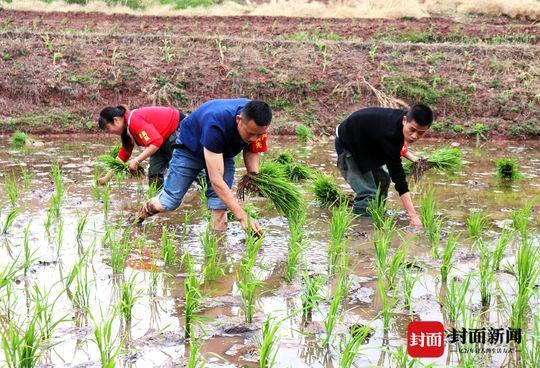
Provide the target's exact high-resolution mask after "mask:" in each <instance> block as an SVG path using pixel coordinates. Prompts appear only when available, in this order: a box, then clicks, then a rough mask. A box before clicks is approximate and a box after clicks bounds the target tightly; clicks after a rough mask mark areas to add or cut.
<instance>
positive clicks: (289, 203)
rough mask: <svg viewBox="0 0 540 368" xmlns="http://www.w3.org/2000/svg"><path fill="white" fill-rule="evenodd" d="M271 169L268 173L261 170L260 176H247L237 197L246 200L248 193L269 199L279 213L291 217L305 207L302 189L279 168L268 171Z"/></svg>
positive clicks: (241, 181) (242, 181)
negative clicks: (290, 180)
mask: <svg viewBox="0 0 540 368" xmlns="http://www.w3.org/2000/svg"><path fill="white" fill-rule="evenodd" d="M275 164H276V165H278V166H279V167H281V165H279V164H277V163H275ZM269 167H271V166H267V170H266V171H263V170H261V172H259V173H258V174H254V173H247V174H245V175H244V176H243V177H242V179H240V182H239V183H238V191H237V196H238V197H239V198H241V199H244V197H245V193H246V192H251V193H255V194H257V195H260V196H262V197H264V198H267V199H269V200H270V201H271V202H272V203H273V204H274V206H275V207H276V209H277V210H278V212H280V213H282V214H283V215H284V216H285V217H289V216H291V215H292V214H293V213H294V212H296V211H298V209H299V208H302V207H303V202H302V198H301V194H300V189H298V187H297V186H296V185H294V184H293V183H291V182H289V181H288V180H287V179H286V178H285V177H284V174H282V169H280V168H277V167H275V168H272V169H268V168H269ZM261 169H262V167H261Z"/></svg>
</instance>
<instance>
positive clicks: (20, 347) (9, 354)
mask: <svg viewBox="0 0 540 368" xmlns="http://www.w3.org/2000/svg"><path fill="white" fill-rule="evenodd" d="M1 334H2V350H3V351H4V358H5V363H6V366H7V367H8V368H33V367H35V366H36V365H37V363H38V361H39V359H40V357H41V355H42V354H43V340H42V339H41V337H40V335H41V334H40V333H39V325H38V318H37V316H32V317H29V318H28V320H27V321H26V322H25V323H24V325H18V324H17V323H16V321H15V320H12V319H10V320H8V321H6V323H5V324H4V326H3V327H2V330H1Z"/></svg>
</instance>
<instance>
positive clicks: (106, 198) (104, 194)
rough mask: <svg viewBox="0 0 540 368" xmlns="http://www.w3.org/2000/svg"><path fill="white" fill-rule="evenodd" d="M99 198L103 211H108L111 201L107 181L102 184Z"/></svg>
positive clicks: (109, 187)
mask: <svg viewBox="0 0 540 368" xmlns="http://www.w3.org/2000/svg"><path fill="white" fill-rule="evenodd" d="M101 200H102V201H103V212H105V213H109V205H110V203H111V186H110V184H109V183H107V184H105V185H104V186H103V192H102V193H101Z"/></svg>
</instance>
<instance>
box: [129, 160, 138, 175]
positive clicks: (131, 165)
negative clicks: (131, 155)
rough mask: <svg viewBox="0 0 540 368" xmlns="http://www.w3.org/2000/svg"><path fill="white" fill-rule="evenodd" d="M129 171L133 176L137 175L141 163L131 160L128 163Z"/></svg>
mask: <svg viewBox="0 0 540 368" xmlns="http://www.w3.org/2000/svg"><path fill="white" fill-rule="evenodd" d="M128 169H129V172H130V173H131V175H136V174H137V170H138V169H139V161H137V159H133V160H130V161H129V162H128Z"/></svg>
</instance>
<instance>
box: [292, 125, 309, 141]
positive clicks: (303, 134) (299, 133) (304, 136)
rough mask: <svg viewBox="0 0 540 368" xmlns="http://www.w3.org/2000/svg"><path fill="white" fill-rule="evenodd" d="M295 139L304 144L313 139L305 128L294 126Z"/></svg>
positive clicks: (303, 126)
mask: <svg viewBox="0 0 540 368" xmlns="http://www.w3.org/2000/svg"><path fill="white" fill-rule="evenodd" d="M296 139H298V140H299V141H300V142H304V143H305V142H307V141H309V140H311V139H313V132H312V131H311V129H309V128H308V127H307V126H305V125H303V124H299V125H297V126H296Z"/></svg>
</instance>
